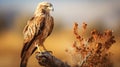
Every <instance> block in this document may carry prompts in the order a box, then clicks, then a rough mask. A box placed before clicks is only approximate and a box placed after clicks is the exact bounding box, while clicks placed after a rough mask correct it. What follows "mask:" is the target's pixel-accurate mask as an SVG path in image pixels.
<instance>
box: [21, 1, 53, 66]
mask: <svg viewBox="0 0 120 67" xmlns="http://www.w3.org/2000/svg"><path fill="white" fill-rule="evenodd" d="M50 11H53V5H52V4H51V3H49V2H41V3H39V4H38V6H37V9H36V10H35V13H34V16H33V17H32V18H31V19H30V20H28V22H27V25H26V26H25V28H24V30H23V34H24V46H23V48H22V51H21V64H20V67H26V66H27V62H28V59H29V57H30V56H31V55H32V54H33V53H34V51H35V50H36V49H37V47H38V46H42V47H43V49H44V50H46V48H45V47H44V45H43V42H44V41H45V39H46V38H47V37H48V36H49V35H50V34H51V32H52V30H53V26H54V20H53V17H52V16H51V15H50ZM36 46H37V47H36Z"/></svg>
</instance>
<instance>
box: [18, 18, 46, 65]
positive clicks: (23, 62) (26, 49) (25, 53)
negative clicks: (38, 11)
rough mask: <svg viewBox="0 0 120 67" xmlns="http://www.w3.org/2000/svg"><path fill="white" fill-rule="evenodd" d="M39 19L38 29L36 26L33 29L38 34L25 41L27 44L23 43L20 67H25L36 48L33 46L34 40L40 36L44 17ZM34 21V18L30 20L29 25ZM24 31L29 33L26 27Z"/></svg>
mask: <svg viewBox="0 0 120 67" xmlns="http://www.w3.org/2000/svg"><path fill="white" fill-rule="evenodd" d="M39 18H40V19H39V21H37V22H38V23H40V24H38V26H39V27H38V26H36V27H35V30H36V31H38V33H36V32H35V33H34V35H33V36H32V39H30V40H27V42H26V41H25V43H24V46H23V49H22V52H21V64H20V67H26V65H27V61H28V58H29V57H30V55H31V54H32V53H33V52H34V51H35V50H36V47H34V46H33V42H34V41H35V40H36V37H37V36H38V35H40V34H41V32H42V30H43V28H44V22H45V18H44V17H39ZM35 20H36V19H35V18H34V19H32V20H30V23H32V22H34V21H35ZM28 26H29V25H28ZM26 31H28V32H29V30H28V29H27V27H26V29H25V31H24V32H26ZM31 48H32V49H31Z"/></svg>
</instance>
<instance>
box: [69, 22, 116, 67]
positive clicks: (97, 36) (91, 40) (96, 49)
mask: <svg viewBox="0 0 120 67" xmlns="http://www.w3.org/2000/svg"><path fill="white" fill-rule="evenodd" d="M82 28H83V31H82V32H83V33H82V36H81V35H80V34H79V31H78V24H77V23H75V24H74V35H75V37H76V40H75V41H74V43H73V47H72V48H73V50H72V51H69V50H67V51H68V52H70V55H71V56H72V59H73V63H74V64H73V65H72V67H113V64H112V62H111V61H110V56H111V53H110V52H109V51H108V50H109V48H110V47H111V46H112V45H113V43H115V40H114V36H113V35H112V31H111V30H105V31H104V32H103V33H100V32H98V31H97V30H95V29H94V30H93V31H91V37H88V38H84V37H83V36H84V33H85V31H86V28H87V24H86V23H83V25H82Z"/></svg>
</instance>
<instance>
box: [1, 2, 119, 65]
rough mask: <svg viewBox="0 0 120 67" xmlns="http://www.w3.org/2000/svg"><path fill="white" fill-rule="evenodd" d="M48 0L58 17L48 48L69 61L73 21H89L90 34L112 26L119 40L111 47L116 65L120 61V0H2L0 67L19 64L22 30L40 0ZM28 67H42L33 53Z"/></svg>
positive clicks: (48, 40)
mask: <svg viewBox="0 0 120 67" xmlns="http://www.w3.org/2000/svg"><path fill="white" fill-rule="evenodd" d="M42 1H48V2H51V3H52V4H53V6H54V9H55V10H54V12H51V15H52V16H53V17H54V20H55V27H54V30H53V32H52V34H51V35H50V36H49V37H48V38H47V40H46V41H45V46H46V48H47V49H48V50H51V51H53V54H54V55H55V56H56V57H57V58H60V59H61V60H63V61H69V59H70V58H69V55H68V54H67V53H66V52H65V50H66V49H67V48H70V47H71V45H72V43H73V41H74V35H73V32H72V31H73V30H72V28H73V24H74V22H78V23H79V25H81V24H82V22H86V23H87V24H88V28H89V29H88V31H87V34H90V30H92V29H94V28H96V29H97V30H99V31H103V30H105V29H111V30H113V32H114V35H115V36H116V38H115V39H116V41H117V42H116V43H115V44H114V45H113V46H112V47H111V50H110V51H111V52H113V53H114V56H115V58H114V59H115V61H116V65H117V66H119V63H120V58H119V56H120V51H119V49H120V45H119V44H120V1H119V0H59V1H58V0H0V67H19V64H20V52H21V49H22V46H23V44H22V43H23V34H22V30H23V28H24V26H25V24H26V22H27V20H28V19H30V17H32V16H33V13H34V11H35V9H36V6H37V4H38V3H39V2H42ZM28 67H40V66H39V65H38V63H37V60H36V59H35V54H34V55H32V56H31V58H30V60H29V62H28Z"/></svg>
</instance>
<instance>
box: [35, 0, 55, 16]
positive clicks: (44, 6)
mask: <svg viewBox="0 0 120 67" xmlns="http://www.w3.org/2000/svg"><path fill="white" fill-rule="evenodd" d="M50 11H54V8H53V5H52V4H51V3H49V2H41V3H39V4H38V6H37V9H36V11H35V14H40V13H44V12H45V13H49V12H50Z"/></svg>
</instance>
